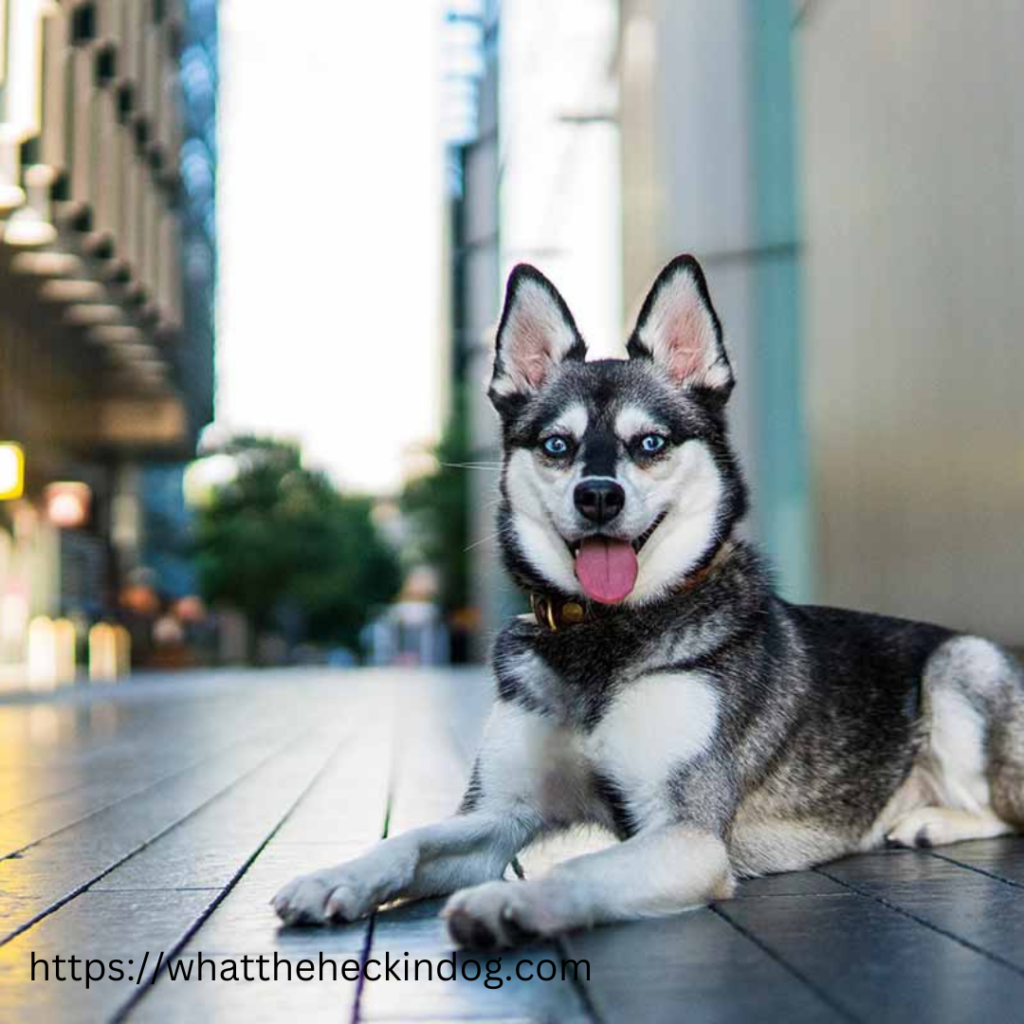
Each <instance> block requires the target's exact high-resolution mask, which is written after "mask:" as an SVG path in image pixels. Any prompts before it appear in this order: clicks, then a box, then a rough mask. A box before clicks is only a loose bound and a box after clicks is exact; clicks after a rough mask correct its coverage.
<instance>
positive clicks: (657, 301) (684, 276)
mask: <svg viewBox="0 0 1024 1024" xmlns="http://www.w3.org/2000/svg"><path fill="white" fill-rule="evenodd" d="M626 350H627V352H628V353H629V357H630V358H631V359H651V360H653V361H654V362H655V363H656V364H657V365H658V366H660V367H661V368H662V369H663V370H664V371H665V372H666V373H667V374H668V376H669V377H671V378H672V380H673V381H675V382H676V383H677V384H679V385H681V386H682V387H685V388H692V389H694V390H699V391H704V392H707V393H710V394H712V395H715V396H716V397H718V398H719V399H721V400H723V401H724V399H726V398H728V397H729V392H730V391H732V387H733V384H734V383H735V379H734V377H733V373H732V366H731V365H730V363H729V356H728V354H727V353H726V351H725V344H724V342H723V340H722V325H721V323H720V322H719V319H718V314H717V313H716V312H715V308H714V306H712V305H711V297H710V296H709V295H708V286H707V282H706V281H705V280H704V272H703V271H702V270H701V269H700V264H699V263H698V262H697V261H696V260H695V259H694V258H693V257H692V256H677V257H676V258H675V259H674V260H673V261H672V262H671V263H670V264H669V265H668V266H667V267H665V269H664V270H663V271H662V272H661V273H660V274H659V275H658V279H657V280H656V281H655V282H654V285H653V287H652V288H651V290H650V293H649V294H648V296H647V298H646V299H645V300H644V304H643V308H642V309H641V310H640V316H639V317H638V318H637V323H636V328H635V329H634V331H633V333H632V335H631V336H630V339H629V343H628V345H627V346H626Z"/></svg>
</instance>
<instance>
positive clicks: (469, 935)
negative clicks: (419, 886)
mask: <svg viewBox="0 0 1024 1024" xmlns="http://www.w3.org/2000/svg"><path fill="white" fill-rule="evenodd" d="M550 896H551V894H550V893H547V894H545V891H544V890H543V889H542V887H541V883H538V882H485V883H484V884H483V885H477V886H474V887H473V888H471V889H462V890H460V891H459V892H457V893H455V894H454V895H453V896H452V897H451V898H450V899H449V900H448V902H447V904H446V905H445V908H444V910H442V911H441V916H442V917H443V918H444V919H445V920H446V921H447V922H448V932H449V934H450V935H451V937H452V939H454V940H455V942H457V943H458V944H459V945H460V946H465V947H467V948H468V949H478V950H482V951H487V950H492V949H500V948H502V947H511V946H519V945H522V944H523V943H525V942H529V941H531V940H534V939H539V938H546V937H548V936H551V935H554V934H556V933H557V932H560V931H565V930H566V928H568V927H570V923H569V922H568V921H567V920H565V919H564V917H563V916H562V915H561V914H560V913H559V911H558V908H557V904H558V901H557V899H556V900H552V899H551V898H550Z"/></svg>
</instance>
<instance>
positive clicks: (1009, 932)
mask: <svg viewBox="0 0 1024 1024" xmlns="http://www.w3.org/2000/svg"><path fill="white" fill-rule="evenodd" d="M488 701H489V691H488V686H487V683H486V680H485V677H484V676H483V675H482V674H481V673H478V672H461V673H459V672H451V671H449V672H427V671H419V672H413V671H403V672H400V671H397V670H389V671H379V672H378V671H358V672H357V671H350V672H344V671H330V670H319V669H318V670H313V669H304V670H288V671H279V672H261V673H257V672H222V673H203V674H195V675H182V676H178V677H173V676H167V677H163V678H152V679H149V680H144V681H136V680H133V681H130V682H127V683H123V684H120V685H119V686H117V687H107V688H99V687H96V688H93V689H91V690H90V689H85V688H82V689H79V690H74V691H65V692H64V693H62V694H60V695H59V696H58V697H56V698H54V699H51V700H44V701H23V702H13V703H7V704H4V705H0V842H2V846H3V851H2V852H3V854H4V859H3V861H2V864H0V927H2V934H3V938H2V940H0V941H2V948H0V1020H5V1021H8V1020H9V1021H15V1020H16V1021H19V1022H20V1021H47V1022H55V1021H79V1020H80V1021H99V1020H108V1019H123V1018H125V1017H128V1018H130V1019H131V1020H133V1021H134V1020H144V1021H176V1020H212V1019H220V1018H223V1019H236V1016H237V1017H239V1018H240V1017H242V1016H243V1015H244V1017H245V1019H248V1020H277V1019H281V1018H282V1017H284V1016H285V1015H286V1014H293V1013H294V1014H296V1015H297V1017H298V1018H301V1019H304V1020H331V1021H348V1020H354V1019H365V1020H428V1019H430V1020H439V1019H444V1020H454V1019H476V1020H492V1021H493V1020H506V1021H507V1020H557V1021H574V1020H578V1021H583V1020H595V1019H597V1020H630V1021H632V1020H650V1021H656V1020H665V1021H676V1020H679V1019H683V1018H685V1019H688V1020H716V1021H718V1020H753V1019H760V1020H787V1021H804V1020H807V1021H810V1020H814V1021H819V1020H851V1019H871V1020H878V1021H884V1020H896V1019H908V1017H909V1016H911V1015H915V1016H916V1017H918V1018H919V1019H922V1020H929V1021H940V1020H965V1019H969V1018H971V1019H981V1018H983V1017H984V1016H985V1015H986V1014H987V1015H988V1016H989V1017H990V1018H991V1019H993V1020H1002V1019H1006V1016H1005V1010H1006V1008H1007V1007H1010V1006H1013V1007H1019V1006H1021V1005H1024V941H1022V938H1024V841H1021V840H1017V839H1013V840H1005V841H995V842H987V843H973V844H966V845H963V846H960V847H956V848H953V849H946V850H942V851H936V852H934V853H924V852H921V853H905V852H886V853H880V854H877V855H871V856H866V857H861V858H856V859H853V860H849V861H846V862H843V863H840V864H832V865H827V866H826V867H825V868H823V869H822V870H820V871H817V872H808V873H804V874H797V875H789V876H780V877H776V878H772V879H765V880H760V881H756V882H751V883H748V884H746V885H745V886H744V887H743V888H742V889H741V893H740V898H739V899H737V900H734V901H730V902H727V903H723V904H721V905H719V906H716V907H714V908H710V909H701V910H697V911H694V912H693V913H690V914H687V915H683V916H681V917H677V918H674V919H670V920H664V921H657V922H648V923H640V924H633V925H623V926H618V927H611V928H605V929H602V930H599V931H597V932H594V933H590V934H583V935H574V936H570V937H569V938H568V939H566V940H565V941H564V942H562V943H559V944H557V945H550V946H547V947H533V948H527V949H524V950H522V951H517V952H516V953H515V954H514V955H513V954H508V953H506V954H505V956H504V958H503V961H502V964H501V969H500V971H494V972H492V976H493V977H494V978H500V980H501V987H500V988H498V987H494V985H493V983H492V986H491V987H487V986H485V984H484V979H486V978H487V977H488V974H487V971H488V958H486V957H480V958H477V959H478V962H479V964H480V966H481V976H480V979H478V980H466V978H467V975H468V977H469V978H470V979H472V977H473V975H474V974H475V964H474V963H473V960H474V958H471V957H466V956H464V955H463V954H459V957H458V960H457V961H456V964H457V967H458V971H459V977H458V979H457V980H455V981H449V980H438V979H437V978H435V979H434V980H433V981H432V982H431V981H427V980H424V979H421V980H420V981H418V982H417V981H414V980H408V981H407V980H395V976H394V975H393V976H392V978H391V979H387V978H383V977H382V978H381V980H379V981H366V982H365V983H364V984H362V986H361V987H360V985H359V984H358V983H357V981H355V980H354V979H353V980H346V979H345V977H344V976H343V975H341V974H339V977H338V980H337V981H333V980H332V979H331V978H330V977H326V979H325V980H321V979H320V977H319V976H317V977H314V978H313V979H312V980H300V979H299V978H298V977H293V979H292V980H291V981H290V982H289V981H287V980H285V979H284V978H282V977H281V976H280V975H279V977H278V980H276V981H274V980H258V979H259V972H260V968H259V966H258V961H257V958H258V957H260V956H261V955H263V956H265V957H266V958H268V959H267V960H266V961H264V964H265V966H264V968H263V970H264V972H269V971H272V970H273V957H274V954H275V953H276V954H278V956H279V957H284V958H287V959H288V961H289V962H290V964H291V966H292V969H293V970H296V969H297V968H296V965H297V964H298V963H299V961H301V960H303V959H304V958H305V959H308V960H310V961H311V962H312V963H313V964H314V965H315V969H316V970H317V971H321V970H323V967H322V965H321V954H322V959H324V960H327V961H329V962H330V961H333V962H335V963H337V964H338V965H339V969H340V965H341V964H343V963H344V962H345V961H346V960H347V961H362V962H366V961H367V960H370V959H374V958H376V959H380V960H381V961H382V962H384V961H385V957H386V955H387V954H390V955H391V956H392V957H395V958H402V957H404V956H405V955H406V954H408V958H409V962H411V961H412V960H414V959H422V958H426V959H429V960H431V961H432V962H433V963H434V964H435V965H436V964H439V963H440V962H441V961H442V960H443V959H445V958H450V957H451V952H452V951H451V948H450V944H449V943H448V941H447V939H446V935H445V933H444V931H443V929H442V927H441V925H440V922H439V921H438V920H437V916H436V915H437V911H438V908H439V904H438V903H437V902H431V903H428V904H422V905H414V906H408V907H405V908H398V909H395V910H391V911H388V912H386V913H382V914H379V915H378V916H377V917H376V919H375V920H374V921H373V922H372V923H360V924H356V925H351V926H347V927H339V928H334V929H293V930H286V929H281V928H279V926H278V923H277V921H276V919H275V917H274V915H273V913H272V911H271V909H270V907H269V906H268V905H267V901H268V899H269V898H270V896H271V895H272V894H273V893H274V892H275V891H276V889H277V888H278V886H279V885H280V884H281V883H283V882H284V881H286V880H287V879H288V878H289V877H291V876H292V875H293V874H295V873H297V872H302V871H305V870H309V869H312V868H316V867H318V866H325V865H327V864H329V863H331V862H334V861H337V860H339V859H342V858H344V857H347V856H349V855H351V854H353V853H356V852H358V851H359V850H360V849H362V848H363V847H365V846H366V845H367V844H369V843H371V842H372V841H373V840H375V839H376V838H378V837H380V836H381V835H382V834H384V833H385V832H386V831H387V832H391V833H395V832H398V831H401V830H403V829H406V828H409V827H411V826H414V825H417V824H421V823H423V822H426V821H429V820H431V819H433V818H436V817H437V816H439V815H442V814H445V813H447V812H449V811H450V810H451V809H452V807H453V806H454V805H455V803H456V802H457V800H458V797H459V794H460V791H461V788H462V785H463V782H464V778H465V775H466V771H467V765H468V760H469V758H470V757H471V751H472V746H473V743H474V740H475V736H476V734H477V732H478V730H479V728H480V724H481V722H482V720H483V716H484V715H485V713H486V708H487V704H488ZM161 954H162V956H161ZM200 954H202V958H203V960H205V962H206V971H207V972H212V971H213V970H214V966H213V964H211V961H214V962H215V963H216V966H217V968H218V969H223V968H224V967H225V965H226V964H227V963H228V961H235V962H236V964H237V965H239V966H238V968H237V969H238V977H239V978H240V979H241V978H242V977H243V974H242V967H241V964H242V958H243V957H245V956H248V957H249V958H251V961H252V967H251V971H252V974H251V977H252V978H253V979H256V980H251V981H248V982H247V981H244V980H237V981H233V980H225V979H224V978H223V977H222V978H221V979H220V980H218V981H213V980H212V978H211V975H210V973H206V974H204V975H203V977H202V980H200V979H198V978H196V977H192V978H191V979H190V980H185V979H184V977H183V976H182V975H181V974H179V975H178V976H176V977H172V976H171V973H170V972H169V970H168V962H169V961H170V962H171V967H172V969H177V970H179V971H181V970H183V969H187V968H188V965H189V964H190V963H191V964H192V966H193V969H195V968H196V967H197V966H198V965H199V964H200V962H201V961H200ZM58 956H59V957H61V958H62V960H61V962H60V965H59V970H60V972H61V976H62V977H63V978H64V980H63V981H58V980H57V977H58V975H57V971H58V965H57V963H56V961H55V959H54V958H55V957H58ZM33 957H35V958H36V968H35V970H36V980H34V981H33V980H32V977H31V975H32V960H33ZM71 957H76V958H78V963H77V965H76V966H75V967H72V965H71V961H70V958H71ZM116 959H119V960H120V961H121V963H120V970H121V972H122V974H123V976H122V977H121V978H120V979H117V978H116V974H115V967H114V965H113V964H112V961H114V960H116ZM527 959H529V960H531V961H532V962H533V963H535V964H540V962H541V960H544V959H547V960H550V961H552V962H553V964H554V965H555V966H554V968H545V969H544V970H546V971H547V972H548V973H550V972H551V971H552V970H556V972H557V976H556V978H555V979H554V980H552V981H540V980H537V979H536V978H534V979H532V980H516V979H515V978H514V972H515V968H516V965H517V964H519V965H520V970H521V971H522V973H523V974H524V975H528V974H529V971H530V968H528V967H522V966H521V965H522V963H523V962H524V961H525V960H527ZM565 959H573V960H582V959H586V960H587V961H589V973H590V979H589V982H587V981H586V979H585V977H584V976H583V975H582V971H581V976H580V978H579V979H578V980H574V978H573V976H572V972H571V971H570V972H569V974H568V976H567V977H565V978H564V979H563V977H562V969H561V961H563V960H565ZM87 960H91V961H93V963H92V965H91V967H90V968H89V973H90V977H91V979H92V980H90V982H89V985H88V988H87V987H86V983H85V980H84V978H85V975H86V972H87V969H86V966H85V961H87ZM44 961H45V964H44ZM158 964H159V968H160V969H159V972H158V971H157V968H158ZM179 964H180V965H181V966H180V967H178V966H177V965H179ZM327 966H328V967H330V963H328V965H327ZM310 969H311V970H312V968H310ZM44 970H46V971H47V972H48V974H49V979H50V980H49V981H45V980H43V971H44ZM101 970H102V972H103V974H104V975H105V976H104V977H103V978H102V979H100V978H99V977H98V975H99V974H100V972H101ZM278 970H279V971H281V970H283V968H280V967H279V968H278ZM398 970H399V972H401V971H402V970H404V968H401V967H400V968H399V969H398ZM439 971H440V969H439ZM73 972H74V976H76V977H78V979H79V980H78V981H75V980H73V979H72V975H73ZM112 974H115V977H114V978H113V979H112V978H111V975H112ZM398 977H399V979H401V973H399V975H398ZM154 978H155V983H152V982H153V981H154ZM507 978H511V979H512V980H506V979H507ZM929 979H930V980H929Z"/></svg>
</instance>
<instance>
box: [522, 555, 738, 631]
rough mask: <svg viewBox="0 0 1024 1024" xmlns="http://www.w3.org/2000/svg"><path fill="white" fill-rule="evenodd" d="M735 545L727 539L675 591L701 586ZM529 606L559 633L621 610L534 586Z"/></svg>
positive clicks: (543, 625)
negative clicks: (544, 591)
mask: <svg viewBox="0 0 1024 1024" xmlns="http://www.w3.org/2000/svg"><path fill="white" fill-rule="evenodd" d="M734 546H735V545H734V544H733V542H732V541H731V540H727V541H726V542H725V543H724V544H722V545H721V546H720V547H719V549H718V550H717V551H716V552H715V554H714V557H713V558H712V559H711V561H710V562H708V563H707V565H705V566H704V568H702V569H698V570H697V571H696V572H693V573H691V574H690V575H689V576H686V577H685V578H684V579H683V580H682V582H681V583H679V585H678V586H677V587H676V588H675V590H674V591H673V593H675V594H687V593H689V592H690V591H691V590H693V589H694V588H696V587H698V586H700V584H701V583H703V582H704V581H705V580H706V579H707V578H708V577H709V576H710V575H711V574H712V573H713V572H715V571H716V570H717V569H718V568H719V567H720V566H721V565H722V563H723V562H724V561H725V560H726V559H727V558H728V557H729V555H730V554H731V553H732V550H733V547H734ZM530 609H531V610H532V612H533V619H534V621H535V622H536V623H537V625H538V626H540V627H541V629H546V630H548V632H550V633H558V632H559V631H560V630H563V629H566V628H568V627H571V626H579V625H581V624H582V623H584V622H594V621H597V620H599V619H604V618H608V617H609V616H610V615H614V614H616V612H618V611H619V606H618V605H611V604H599V603H597V602H595V601H586V600H584V599H582V598H578V597H560V596H557V595H554V594H545V593H543V592H542V591H536V590H535V591H532V592H531V594H530Z"/></svg>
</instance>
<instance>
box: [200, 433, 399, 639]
mask: <svg viewBox="0 0 1024 1024" xmlns="http://www.w3.org/2000/svg"><path fill="white" fill-rule="evenodd" d="M218 454H222V455H228V456H230V457H231V458H232V459H233V460H234V463H235V466H236V473H235V476H234V479H232V480H231V481H230V482H228V483H225V484H223V485H221V486H220V487H218V488H217V489H216V491H215V492H214V495H213V497H212V500H211V501H210V502H209V504H208V505H207V506H206V507H204V508H202V509H200V511H199V514H198V517H197V521H196V561H197V567H198V570H199V579H200V586H201V589H202V592H203V596H204V597H205V598H206V599H207V601H210V602H214V601H225V602H228V603H230V604H232V605H234V606H235V607H237V608H239V609H241V610H242V611H243V612H244V613H245V614H246V615H247V616H248V618H249V620H250V622H251V623H252V624H253V626H254V627H255V628H256V629H257V630H261V629H267V628H269V627H270V626H271V625H273V624H275V621H276V620H278V619H279V618H281V617H282V616H284V615H285V614H286V613H290V617H291V618H292V619H295V618H296V613H297V617H298V619H299V620H300V622H301V623H302V625H303V627H304V628H303V630H302V631H303V632H304V634H305V639H308V640H311V641H314V642H320V643H342V644H346V645H348V646H350V647H353V648H355V647H357V646H358V642H359V633H360V630H361V629H362V628H363V626H364V625H366V623H367V621H368V620H369V618H370V617H371V615H372V613H373V612H374V611H375V610H376V609H377V607H378V606H380V605H382V604H386V603H387V602H389V601H390V600H391V599H392V598H393V597H394V596H395V594H396V593H397V592H398V588H399V586H400V584H401V572H400V568H399V564H398V559H397V556H396V555H395V553H394V551H393V550H392V549H391V547H390V546H389V545H388V544H387V543H386V541H384V539H383V538H382V537H381V536H380V534H379V532H378V531H377V529H376V527H375V525H374V522H373V518H372V512H373V501H372V499H370V498H367V497H363V496H354V495H345V494H341V493H340V492H339V491H338V490H337V489H336V488H335V487H334V486H333V485H332V484H331V482H330V480H329V479H328V478H327V477H326V476H325V475H324V474H322V473H319V472H315V471H313V470H309V469H306V468H304V467H303V465H302V456H301V452H300V451H299V449H298V447H297V446H295V445H291V444H286V443H283V442H280V441H274V440H268V439H265V438H259V437H247V436H246V437H236V438H234V439H232V440H231V441H229V442H228V443H227V444H226V445H224V446H223V447H222V448H221V449H220V452H219V453H218Z"/></svg>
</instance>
